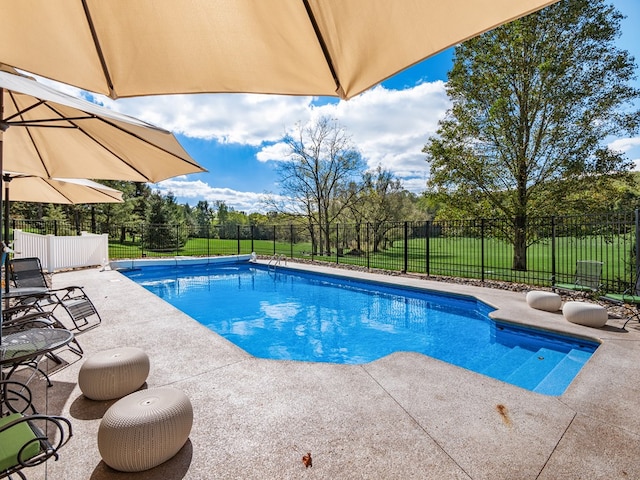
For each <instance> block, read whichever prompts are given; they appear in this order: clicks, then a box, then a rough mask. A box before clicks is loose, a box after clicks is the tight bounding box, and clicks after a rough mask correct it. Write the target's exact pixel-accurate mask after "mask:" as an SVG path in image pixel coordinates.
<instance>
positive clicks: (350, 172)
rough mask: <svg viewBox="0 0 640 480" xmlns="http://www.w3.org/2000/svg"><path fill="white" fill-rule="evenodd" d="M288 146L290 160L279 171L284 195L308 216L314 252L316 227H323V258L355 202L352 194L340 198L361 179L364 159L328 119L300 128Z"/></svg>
mask: <svg viewBox="0 0 640 480" xmlns="http://www.w3.org/2000/svg"><path fill="white" fill-rule="evenodd" d="M285 142H286V144H287V145H288V146H289V149H290V154H289V157H290V159H289V160H287V161H285V162H283V163H282V164H281V165H280V167H279V169H278V176H279V183H280V187H281V189H282V194H283V195H285V196H287V197H290V198H292V199H293V200H294V203H295V204H296V205H297V206H298V213H299V212H300V211H302V212H304V214H305V215H306V216H307V218H308V220H309V228H310V233H311V235H312V244H313V245H314V249H315V247H316V241H315V233H314V228H313V225H314V224H317V225H319V226H320V238H319V239H318V240H319V242H318V244H319V246H320V255H322V254H323V253H324V252H325V251H326V252H327V254H328V253H329V252H330V251H331V243H330V232H331V224H332V223H333V222H334V221H335V219H336V218H337V217H338V216H339V215H340V213H342V211H343V210H344V209H345V208H347V207H348V206H349V204H350V202H351V201H353V200H354V199H355V196H353V195H351V194H347V195H341V194H342V193H344V192H346V191H348V188H347V186H348V184H349V181H350V180H352V179H353V178H354V177H356V176H359V175H360V172H361V169H362V167H363V161H362V157H361V156H360V153H359V152H358V150H357V149H356V148H355V146H354V145H353V143H352V141H351V137H350V136H349V135H347V133H346V131H345V130H344V129H343V128H342V127H341V126H340V125H339V124H338V122H337V121H336V120H332V119H330V118H328V117H322V118H320V119H319V120H318V121H317V122H316V123H315V124H313V125H311V126H309V127H304V128H303V127H302V126H300V125H299V126H298V128H297V130H296V131H295V132H294V133H293V134H291V135H287V136H286V137H285ZM338 198H340V201H339V202H338V201H337V200H338Z"/></svg>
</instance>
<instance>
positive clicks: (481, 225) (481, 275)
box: [480, 218, 484, 282]
mask: <svg viewBox="0 0 640 480" xmlns="http://www.w3.org/2000/svg"><path fill="white" fill-rule="evenodd" d="M480 269H481V270H482V273H481V274H480V278H481V280H482V281H483V282H484V218H481V219H480Z"/></svg>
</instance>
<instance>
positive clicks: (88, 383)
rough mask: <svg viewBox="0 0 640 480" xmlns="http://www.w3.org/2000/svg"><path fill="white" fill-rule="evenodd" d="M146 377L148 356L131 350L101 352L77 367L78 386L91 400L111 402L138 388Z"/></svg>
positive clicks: (129, 348) (117, 349) (137, 349)
mask: <svg viewBox="0 0 640 480" xmlns="http://www.w3.org/2000/svg"><path fill="white" fill-rule="evenodd" d="M148 375H149V357H148V356H147V354H146V353H144V351H142V350H141V349H139V348H135V347H121V348H113V349H111V350H104V351H102V352H98V353H96V354H95V355H92V356H91V357H89V358H87V360H86V361H85V362H84V363H83V364H82V367H80V373H79V374H78V386H79V387H80V390H82V393H83V394H84V396H85V397H87V398H90V399H92V400H112V399H114V398H120V397H124V396H125V395H128V394H129V393H131V392H135V391H136V390H137V389H139V388H140V387H141V386H142V385H143V384H144V382H146V381H147V376H148Z"/></svg>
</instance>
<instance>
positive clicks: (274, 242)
mask: <svg viewBox="0 0 640 480" xmlns="http://www.w3.org/2000/svg"><path fill="white" fill-rule="evenodd" d="M273 254H274V255H275V254H276V226H275V225H274V226H273Z"/></svg>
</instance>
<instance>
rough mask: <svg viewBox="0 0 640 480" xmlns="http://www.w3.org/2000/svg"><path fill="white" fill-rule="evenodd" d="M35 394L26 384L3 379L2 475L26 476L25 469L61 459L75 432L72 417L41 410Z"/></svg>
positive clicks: (0, 397) (0, 399) (0, 401)
mask: <svg viewBox="0 0 640 480" xmlns="http://www.w3.org/2000/svg"><path fill="white" fill-rule="evenodd" d="M31 398H32V395H31V391H30V390H29V388H28V387H27V386H26V385H23V384H21V383H20V382H14V381H10V380H9V381H8V380H2V381H0V406H1V407H2V410H0V413H1V415H0V478H5V477H11V476H18V477H19V478H21V479H23V480H26V476H25V474H24V472H23V471H22V470H23V469H25V468H28V467H33V466H36V465H40V464H41V463H43V462H46V461H47V460H49V459H50V458H52V457H53V459H54V460H57V459H58V451H59V450H60V448H62V447H63V446H64V445H66V443H67V442H68V441H69V439H70V438H71V436H72V435H73V431H72V427H71V422H70V421H69V420H68V419H66V418H64V417H60V416H54V415H40V414H38V413H37V412H36V409H35V408H34V407H33V404H32V403H31Z"/></svg>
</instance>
